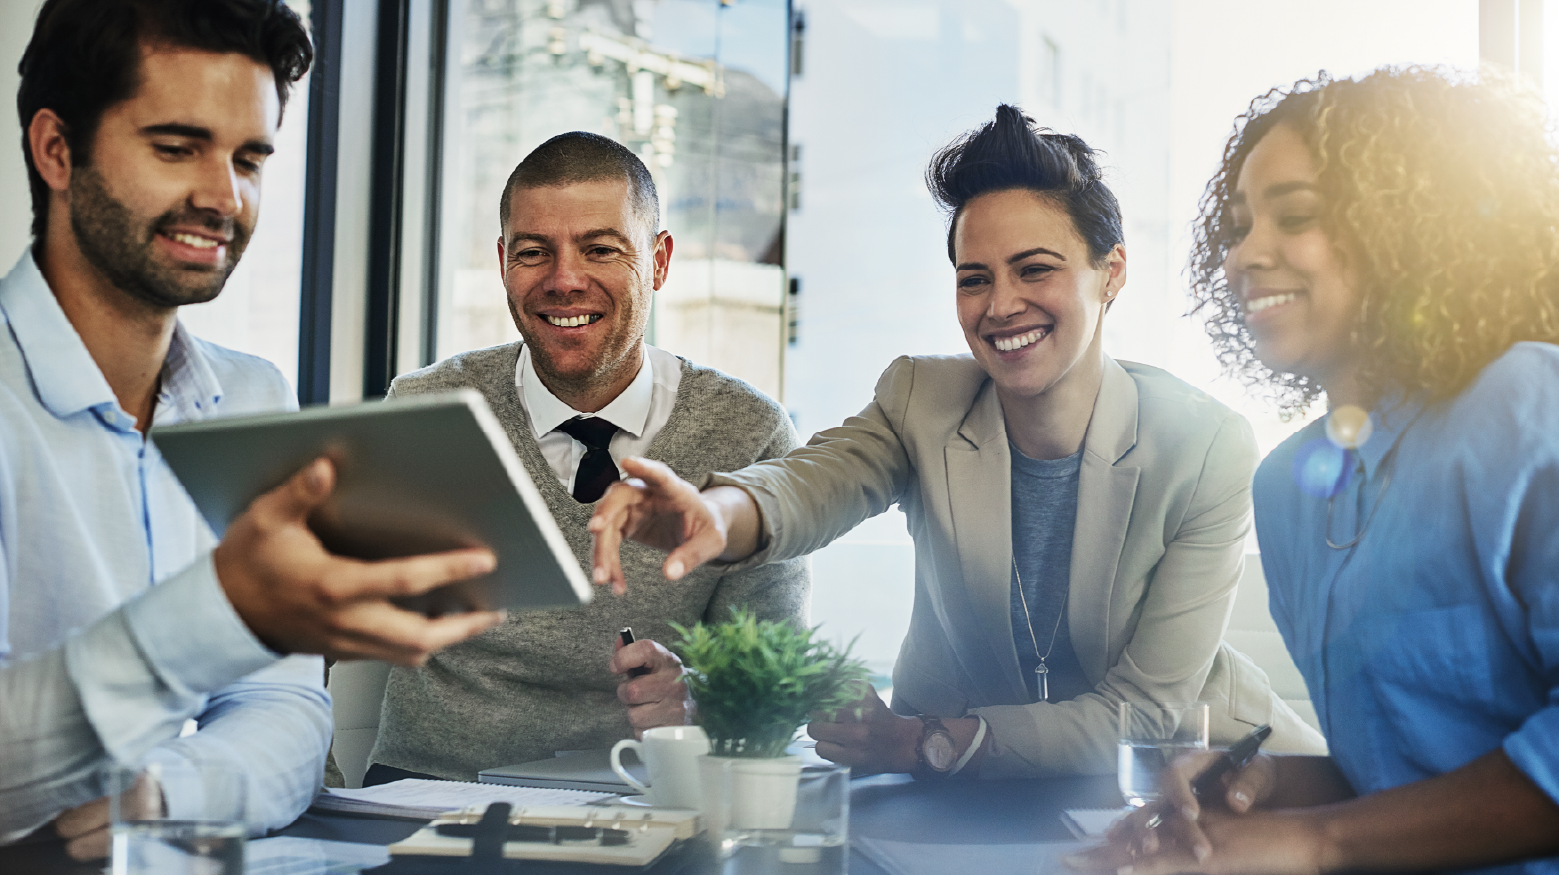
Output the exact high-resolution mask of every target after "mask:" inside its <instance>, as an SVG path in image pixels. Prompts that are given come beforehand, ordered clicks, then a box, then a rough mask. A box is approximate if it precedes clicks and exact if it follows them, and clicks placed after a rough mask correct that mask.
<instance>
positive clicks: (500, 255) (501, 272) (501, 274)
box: [498, 234, 504, 279]
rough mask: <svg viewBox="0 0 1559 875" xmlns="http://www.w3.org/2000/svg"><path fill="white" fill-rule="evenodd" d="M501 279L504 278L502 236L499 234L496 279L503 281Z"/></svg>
mask: <svg viewBox="0 0 1559 875" xmlns="http://www.w3.org/2000/svg"><path fill="white" fill-rule="evenodd" d="M503 277H504V264H503V235H502V234H499V235H498V278H499V279H503Z"/></svg>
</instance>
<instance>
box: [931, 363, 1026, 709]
mask: <svg viewBox="0 0 1559 875" xmlns="http://www.w3.org/2000/svg"><path fill="white" fill-rule="evenodd" d="M945 459H946V462H947V492H948V500H949V505H950V509H951V511H952V519H953V529H954V537H955V540H956V541H957V544H958V562H959V566H960V570H961V571H962V572H963V583H964V589H965V592H966V593H967V596H968V604H969V610H970V617H969V622H971V623H972V624H973V628H971V629H964V630H962V631H963V633H964V634H962V635H959V636H956V638H955V640H960V639H961V640H964V641H983V642H985V643H986V645H987V648H988V650H987V652H986V653H984V654H978V655H977V654H972V653H971V654H968V655H967V656H966V658H973V659H974V662H975V664H976V665H978V663H980V662H986V663H987V664H988V665H991V666H995V667H998V668H999V669H1000V672H999V673H1000V676H1001V678H1002V680H1001V681H997V680H996V679H994V678H992V677H991V673H990V672H988V671H985V672H982V671H970V672H969V674H970V676H971V677H973V678H974V680H975V682H976V683H980V684H982V685H986V687H987V689H985V690H983V691H982V692H983V693H984V697H985V699H986V701H991V702H1001V701H1007V702H1013V703H1019V702H1026V701H1028V698H1027V697H1028V689H1027V687H1026V686H1025V685H1024V683H1023V678H1022V677H1020V670H1019V667H1018V652H1017V648H1016V647H1015V646H1014V645H1013V643H1012V634H1011V629H1012V575H1011V571H1010V569H1011V568H1012V478H1011V474H1010V472H1011V470H1012V459H1011V457H1010V455H1009V451H1008V448H1007V428H1006V425H1005V424H1004V423H1003V422H1002V415H1001V402H1000V401H998V400H997V398H996V388H995V384H994V383H992V382H990V381H989V380H987V381H986V382H985V384H984V385H983V386H982V387H981V389H980V391H979V393H978V394H976V395H975V400H974V404H973V406H971V407H970V408H969V414H968V416H966V417H965V418H964V421H963V424H962V425H961V426H960V427H959V429H958V434H957V435H955V436H954V437H952V438H951V439H950V440H949V441H948V444H947V447H946V450H945ZM971 667H972V666H971Z"/></svg>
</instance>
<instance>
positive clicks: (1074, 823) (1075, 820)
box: [1061, 805, 1136, 841]
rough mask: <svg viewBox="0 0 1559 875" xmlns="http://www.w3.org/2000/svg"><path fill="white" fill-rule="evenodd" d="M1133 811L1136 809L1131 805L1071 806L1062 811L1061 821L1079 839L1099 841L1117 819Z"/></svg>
mask: <svg viewBox="0 0 1559 875" xmlns="http://www.w3.org/2000/svg"><path fill="white" fill-rule="evenodd" d="M1133 811H1136V809H1135V808H1132V807H1131V806H1129V805H1123V806H1121V807H1120V808H1069V809H1067V810H1066V811H1063V812H1061V823H1063V824H1065V826H1066V828H1067V829H1069V830H1071V831H1072V835H1074V836H1077V837H1078V838H1079V839H1083V840H1085V841H1097V840H1099V839H1102V838H1104V834H1105V832H1107V831H1108V830H1109V828H1110V827H1111V826H1112V825H1114V823H1115V821H1117V820H1120V819H1121V818H1123V817H1125V816H1126V815H1128V814H1130V813H1132V812H1133Z"/></svg>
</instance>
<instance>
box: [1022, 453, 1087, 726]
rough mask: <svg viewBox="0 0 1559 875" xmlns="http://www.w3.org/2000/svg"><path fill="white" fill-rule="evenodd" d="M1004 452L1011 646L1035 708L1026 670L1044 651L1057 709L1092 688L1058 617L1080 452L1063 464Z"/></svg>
mask: <svg viewBox="0 0 1559 875" xmlns="http://www.w3.org/2000/svg"><path fill="white" fill-rule="evenodd" d="M1008 447H1009V448H1010V449H1011V451H1012V558H1013V560H1014V561H1015V562H1016V563H1017V570H1016V572H1015V573H1014V574H1013V575H1012V638H1013V643H1015V644H1016V645H1017V648H1018V665H1019V666H1021V667H1022V669H1023V678H1024V682H1025V683H1026V684H1028V690H1029V696H1031V697H1032V698H1033V700H1034V701H1036V702H1037V701H1039V679H1038V677H1037V676H1036V675H1035V673H1034V669H1035V668H1036V667H1037V666H1038V665H1039V656H1040V654H1042V653H1045V652H1047V651H1048V652H1049V654H1050V655H1049V657H1048V658H1047V659H1046V660H1045V665H1046V667H1047V668H1049V669H1050V675H1049V679H1050V701H1052V702H1064V701H1066V700H1068V699H1074V698H1076V697H1078V696H1080V695H1082V694H1084V693H1086V692H1088V691H1089V690H1092V689H1093V685H1091V684H1089V683H1088V680H1087V678H1086V677H1084V675H1083V667H1082V665H1081V664H1080V663H1079V662H1078V661H1077V654H1076V653H1075V652H1074V651H1073V650H1072V635H1071V631H1070V630H1069V629H1068V628H1067V622H1066V617H1065V615H1064V614H1063V611H1064V610H1065V609H1066V594H1067V589H1068V587H1069V586H1070V585H1071V580H1072V574H1071V569H1072V530H1073V528H1074V527H1075V526H1076V524H1077V478H1078V472H1079V471H1080V470H1081V469H1082V463H1083V452H1082V450H1078V451H1077V452H1076V453H1074V454H1072V455H1070V456H1067V457H1066V458H1064V459H1053V460H1049V459H1030V458H1029V457H1027V456H1025V455H1023V453H1022V452H1021V451H1019V449H1018V448H1017V446H1016V445H1015V444H1012V443H1011V442H1010V441H1009V442H1008ZM1020 577H1021V579H1022V587H1023V590H1022V596H1021V597H1020V596H1019V592H1018V586H1019V584H1018V581H1019V578H1020ZM1025 602H1026V603H1027V606H1028V611H1027V613H1026V614H1025V612H1024V604H1025ZM1031 626H1032V631H1033V634H1032V635H1030V627H1031ZM1052 636H1054V639H1055V644H1054V646H1052V645H1051V643H1050V642H1051V638H1052ZM1036 641H1037V642H1038V644H1039V649H1038V650H1037V651H1036V650H1035V647H1034V645H1035V642H1036Z"/></svg>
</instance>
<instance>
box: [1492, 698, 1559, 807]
mask: <svg viewBox="0 0 1559 875" xmlns="http://www.w3.org/2000/svg"><path fill="white" fill-rule="evenodd" d="M1556 738H1559V707H1553V708H1544V709H1543V710H1541V711H1539V712H1537V713H1536V714H1533V715H1532V716H1531V717H1529V718H1527V722H1526V723H1523V724H1522V725H1521V728H1520V729H1518V730H1516V731H1515V732H1513V733H1511V734H1510V735H1508V736H1506V737H1505V743H1504V745H1503V747H1504V750H1505V756H1508V757H1510V761H1511V762H1512V763H1514V764H1515V766H1516V768H1517V769H1520V770H1521V773H1522V774H1524V775H1526V776H1527V778H1528V779H1529V780H1531V782H1532V783H1534V784H1536V785H1537V786H1538V789H1540V790H1542V791H1543V792H1544V793H1546V794H1548V798H1549V799H1552V800H1553V801H1555V802H1559V749H1556V748H1555V747H1554V739H1556Z"/></svg>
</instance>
